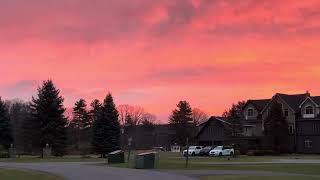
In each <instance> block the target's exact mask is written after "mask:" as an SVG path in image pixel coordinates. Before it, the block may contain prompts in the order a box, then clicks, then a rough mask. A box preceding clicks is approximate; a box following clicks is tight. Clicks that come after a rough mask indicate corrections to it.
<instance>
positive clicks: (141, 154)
mask: <svg viewBox="0 0 320 180" xmlns="http://www.w3.org/2000/svg"><path fill="white" fill-rule="evenodd" d="M149 154H157V152H144V153H140V154H137V155H138V156H144V155H149Z"/></svg>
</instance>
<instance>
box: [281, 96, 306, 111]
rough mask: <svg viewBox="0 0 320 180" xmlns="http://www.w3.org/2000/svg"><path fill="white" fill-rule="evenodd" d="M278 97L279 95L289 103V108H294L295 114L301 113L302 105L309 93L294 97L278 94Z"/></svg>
mask: <svg viewBox="0 0 320 180" xmlns="http://www.w3.org/2000/svg"><path fill="white" fill-rule="evenodd" d="M276 95H278V96H279V97H280V98H281V99H282V100H283V101H285V103H287V104H288V106H289V107H290V108H292V109H293V110H294V111H295V112H299V111H300V107H299V106H300V104H301V103H302V102H303V101H304V100H305V99H306V98H307V97H308V94H307V93H304V94H292V95H289V94H280V93H277V94H276Z"/></svg>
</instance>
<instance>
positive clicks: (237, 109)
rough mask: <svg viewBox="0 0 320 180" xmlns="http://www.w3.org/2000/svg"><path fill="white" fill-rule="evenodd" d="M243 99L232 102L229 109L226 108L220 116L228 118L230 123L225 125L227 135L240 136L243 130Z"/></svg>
mask: <svg viewBox="0 0 320 180" xmlns="http://www.w3.org/2000/svg"><path fill="white" fill-rule="evenodd" d="M245 104H246V102H245V101H238V103H236V104H232V106H231V108H230V109H229V110H226V111H225V112H224V113H223V114H222V116H223V117H226V118H228V120H229V122H230V123H231V125H230V126H227V128H226V130H227V131H226V133H227V135H228V136H241V135H242V132H243V126H242V120H243V119H244V114H243V107H244V106H245Z"/></svg>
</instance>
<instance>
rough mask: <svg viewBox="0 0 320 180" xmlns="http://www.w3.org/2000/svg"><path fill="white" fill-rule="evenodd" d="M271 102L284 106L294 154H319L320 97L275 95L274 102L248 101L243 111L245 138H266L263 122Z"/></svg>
mask: <svg viewBox="0 0 320 180" xmlns="http://www.w3.org/2000/svg"><path fill="white" fill-rule="evenodd" d="M272 102H278V103H280V104H281V105H282V110H283V115H284V117H285V118H286V120H287V123H288V135H289V147H288V149H289V150H291V151H292V152H298V153H320V144H319V143H317V142H320V115H319V113H320V96H311V95H310V93H309V92H307V93H304V94H292V95H290V94H280V93H277V94H275V95H274V96H273V97H272V98H271V99H260V100H248V101H247V103H246V105H245V106H244V108H243V113H244V117H245V118H244V120H243V121H242V124H243V136H245V137H256V138H257V139H259V137H262V136H263V132H264V121H265V120H266V118H267V116H268V112H269V110H270V107H271V104H272Z"/></svg>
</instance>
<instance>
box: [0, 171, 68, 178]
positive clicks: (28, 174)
mask: <svg viewBox="0 0 320 180" xmlns="http://www.w3.org/2000/svg"><path fill="white" fill-rule="evenodd" d="M0 179H3V180H63V178H60V177H57V176H54V175H50V174H45V173H39V172H33V171H26V170H15V169H0Z"/></svg>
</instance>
